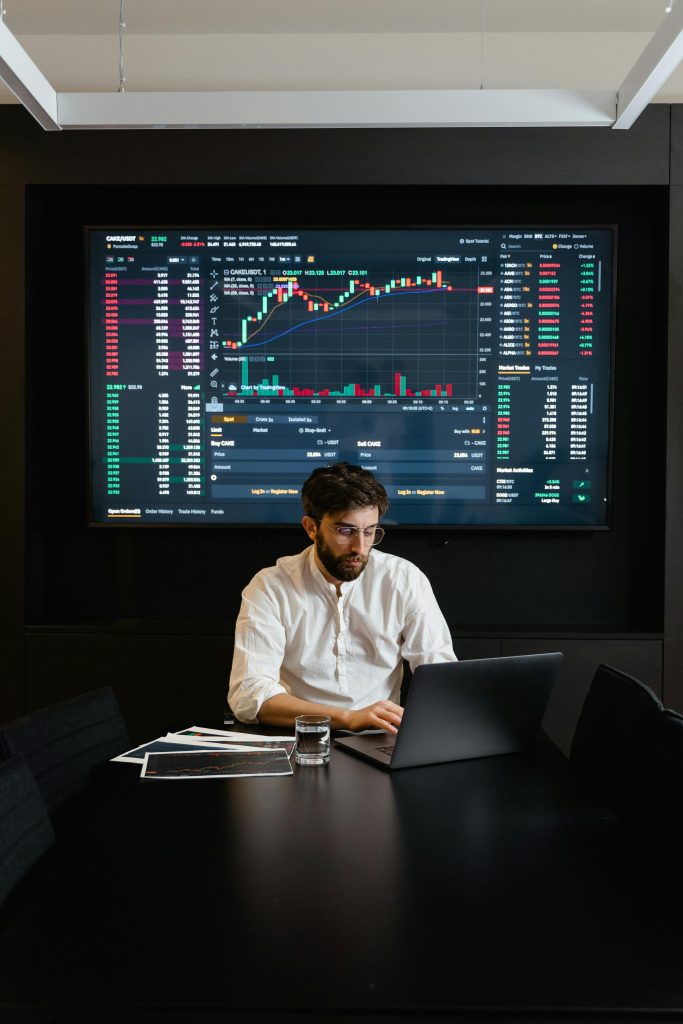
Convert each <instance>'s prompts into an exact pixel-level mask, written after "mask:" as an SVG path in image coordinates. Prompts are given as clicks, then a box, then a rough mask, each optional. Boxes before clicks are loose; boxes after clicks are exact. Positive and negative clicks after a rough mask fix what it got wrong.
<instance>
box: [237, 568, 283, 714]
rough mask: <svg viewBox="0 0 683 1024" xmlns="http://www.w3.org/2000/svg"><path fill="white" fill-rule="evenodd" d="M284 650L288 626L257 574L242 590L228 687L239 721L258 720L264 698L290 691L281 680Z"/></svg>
mask: <svg viewBox="0 0 683 1024" xmlns="http://www.w3.org/2000/svg"><path fill="white" fill-rule="evenodd" d="M284 650H285V629H284V626H283V623H282V619H281V616H280V613H279V609H278V606H277V602H276V601H275V600H274V599H273V597H272V595H271V594H270V593H268V590H267V588H266V587H265V585H264V584H263V582H262V581H261V580H259V579H258V578H255V579H254V580H252V581H251V583H250V584H249V586H248V587H247V588H246V589H245V590H244V591H243V593H242V606H241V608H240V612H239V615H238V616H237V624H236V626H235V650H234V654H233V659H232V671H231V673H230V686H229V690H228V703H229V704H230V708H231V710H232V712H233V714H234V715H235V716H236V717H237V718H238V719H239V721H240V722H245V723H249V724H252V723H254V722H256V721H257V720H258V712H259V708H260V707H261V705H262V704H263V702H264V701H266V700H268V699H269V698H270V697H274V696H275V695H276V694H278V693H287V690H286V689H285V687H284V686H283V685H282V683H281V682H280V666H281V665H282V660H283V657H284Z"/></svg>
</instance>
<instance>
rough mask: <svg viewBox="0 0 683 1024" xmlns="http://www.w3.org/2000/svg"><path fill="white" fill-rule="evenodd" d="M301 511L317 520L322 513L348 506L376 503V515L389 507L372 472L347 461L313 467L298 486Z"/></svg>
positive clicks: (364, 506) (364, 505)
mask: <svg viewBox="0 0 683 1024" xmlns="http://www.w3.org/2000/svg"><path fill="white" fill-rule="evenodd" d="M301 500H302V502H303V505H304V512H305V514H306V515H307V516H310V517H311V519H315V521H316V523H319V522H320V521H321V520H322V518H323V516H324V515H328V514H329V513H331V512H344V511H345V510H346V509H348V508H373V507H375V506H376V507H377V511H378V512H379V515H380V518H381V517H382V516H383V515H384V513H385V512H386V510H387V509H388V507H389V499H388V498H387V492H386V491H385V490H384V488H383V487H382V485H381V483H380V482H379V481H378V480H375V478H374V476H373V475H372V473H371V472H370V471H369V470H367V469H363V468H362V466H352V465H351V463H349V462H335V463H334V464H333V465H331V466H321V467H320V468H319V469H316V470H314V471H313V472H312V473H311V475H310V476H309V478H308V480H307V481H306V483H305V484H304V485H303V487H302V488H301Z"/></svg>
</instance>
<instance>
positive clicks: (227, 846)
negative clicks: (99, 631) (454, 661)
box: [0, 742, 683, 1021]
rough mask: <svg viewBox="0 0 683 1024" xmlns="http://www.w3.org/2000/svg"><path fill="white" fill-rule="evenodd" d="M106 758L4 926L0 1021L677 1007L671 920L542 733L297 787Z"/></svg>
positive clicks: (680, 976) (348, 767) (599, 1012)
mask: <svg viewBox="0 0 683 1024" xmlns="http://www.w3.org/2000/svg"><path fill="white" fill-rule="evenodd" d="M111 769H112V771H115V772H117V773H119V772H120V778H119V777H118V776H117V780H116V784H115V785H114V787H113V789H112V790H111V791H110V792H109V793H108V795H107V796H106V798H104V799H103V800H102V802H101V803H100V804H99V806H98V808H97V810H96V811H95V813H94V814H93V815H92V817H90V818H89V819H88V820H87V821H84V823H83V826H82V828H81V829H80V831H79V832H78V834H77V835H76V836H75V837H74V838H72V839H69V840H66V841H64V842H63V843H61V844H60V846H59V848H58V849H57V850H56V852H55V854H54V855H53V856H51V857H50V858H48V860H47V862H46V863H45V864H44V865H43V866H41V869H40V870H39V871H38V872H36V877H35V880H34V881H33V883H32V886H31V889H30V892H28V893H27V894H26V896H25V897H24V898H23V900H22V902H21V903H20V904H19V906H18V907H17V908H16V909H15V910H14V912H13V913H12V914H11V916H10V918H9V920H5V921H4V922H3V928H2V932H0V1020H4V1019H5V1018H4V1017H3V1016H2V1010H3V1008H4V1009H5V1010H6V1011H7V1012H9V1010H11V1008H12V1007H14V1008H17V1007H21V1008H24V1010H27V1009H31V1008H33V1009H35V1010H36V1011H37V1010H45V1009H46V1008H48V1009H49V1010H50V1011H55V1012H57V1013H58V1014H59V1013H60V1012H61V1013H62V1016H61V1017H60V1016H59V1015H58V1016H56V1017H50V1018H49V1019H55V1020H57V1019H59V1020H62V1019H63V1020H65V1021H66V1020H69V1021H72V1020H76V1019H77V1015H78V1013H80V1012H82V1013H83V1019H87V1018H88V1016H90V1019H96V1020H97V1021H102V1020H104V1019H105V1011H108V1012H111V1013H112V1015H113V1016H112V1019H118V1020H126V1021H131V1020H132V1019H133V1018H134V1015H135V1013H137V1012H139V1013H141V1014H142V1015H143V1018H144V1019H146V1020H156V1017H154V1016H151V1015H150V1014H152V1013H154V1012H158V1013H159V1014H161V1015H162V1016H163V1019H164V1020H167V1019H171V1018H170V1016H169V1014H170V1013H171V1011H173V1012H174V1013H176V1014H177V1015H178V1020H181V1019H182V1020H185V1021H187V1020H194V1019H195V1016H188V1013H189V1010H190V1008H192V1013H193V1014H201V1013H202V1012H204V1013H205V1014H206V1019H209V1018H210V1019H212V1020H213V1019H214V1016H215V1019H216V1020H219V1019H220V1020H223V1019H230V1020H238V1019H243V1018H244V1019H250V1020H261V1019H263V1020H270V1019H275V1018H276V1017H277V1019H278V1020H279V1021H286V1020H290V1019H291V1020H292V1021H294V1020H297V1021H299V1020H302V1019H310V1020H316V1021H322V1020H328V1019H329V1020H335V1021H360V1020H366V1019H367V1020H371V1019H374V1018H375V1016H377V1017H379V1016H381V1017H382V1019H383V1020H385V1021H390V1020H391V1021H393V1020H396V1021H399V1020H401V1021H402V1020H408V1019H425V1018H424V1015H425V1014H429V1015H430V1019H432V1017H433V1019H435V1020H441V1019H443V1020H446V1019H449V1020H452V1019H457V1020H465V1019H470V1015H473V1019H474V1018H476V1019H477V1020H482V1019H484V1018H483V1017H482V1014H484V1015H487V1016H486V1019H489V1016H490V1015H493V1017H495V1018H496V1019H498V1016H499V1015H503V1016H505V1015H516V1018H517V1019H522V1018H525V1019H526V1017H527V1016H528V1019H535V1020H537V1019H538V1014H539V1013H541V1012H542V1013H543V1014H548V1015H550V1016H552V1015H553V1014H554V1015H556V1016H558V1017H563V1018H566V1015H567V1014H570V1015H571V1016H573V1014H574V1013H577V1014H584V1015H587V1018H588V1019H592V1018H593V1017H594V1016H596V1017H599V1018H601V1017H603V1016H604V1015H605V1013H606V1011H622V1010H625V1009H627V1008H628V1009H629V1010H630V1011H631V1013H632V1012H633V1011H634V1010H636V1011H638V1010H642V1011H647V1016H648V1018H657V1017H658V1016H667V1018H668V1019H672V1017H673V1018H674V1019H679V1012H680V1011H683V941H682V934H681V929H680V927H679V921H680V920H681V915H680V914H679V913H673V912H669V911H667V910H664V911H663V909H662V904H663V903H664V904H665V903H666V901H662V900H661V898H660V897H661V886H660V885H659V884H658V882H657V879H656V878H654V877H652V876H651V875H650V874H649V872H647V871H644V870H643V871H640V872H639V871H638V870H637V869H636V870H634V864H633V862H632V860H631V859H630V858H629V857H628V856H627V854H626V852H625V847H624V842H623V836H622V835H621V830H620V826H619V825H618V824H617V822H616V821H615V820H614V819H613V818H612V817H611V815H610V814H609V813H608V812H606V811H605V810H603V809H601V808H600V807H599V806H598V805H596V804H595V803H588V802H586V801H585V800H584V799H583V798H582V796H581V795H580V793H579V791H578V789H577V788H576V786H575V784H574V781H573V779H572V776H571V772H570V770H569V766H568V764H567V762H566V761H565V759H564V758H563V757H562V755H560V754H559V752H558V751H557V750H556V749H555V748H553V747H552V745H551V744H550V743H549V742H547V743H545V742H542V743H540V744H539V745H538V746H537V748H535V750H534V751H533V752H531V753H528V754H523V755H509V756H504V757H492V758H483V759H478V760H473V761H467V762H459V763H455V764H447V765H437V766H430V767H424V768H416V769H404V770H403V771H399V772H394V773H388V772H385V771H382V770H381V769H378V768H375V767H373V766H372V765H369V764H366V763H365V762H363V761H361V760H358V759H356V758H354V757H352V756H351V755H349V754H347V753H345V752H343V751H341V750H335V749H333V751H332V755H331V759H330V764H329V765H328V766H327V767H324V768H296V767H295V770H294V775H293V777H280V778H270V777H269V778H245V779H225V780H223V779H211V780H191V781H189V780H188V781H185V780H183V781H174V782H167V781H163V782H162V781H142V780H140V779H139V778H138V769H137V768H136V767H134V766H126V765H112V766H111ZM636 868H637V865H636ZM93 1008H97V1010H98V1014H97V1016H96V1017H95V1018H93V1016H92V1013H93ZM124 1011H125V1012H124ZM672 1011H673V1013H672ZM224 1014H228V1015H227V1016H224ZM290 1014H291V1017H290ZM162 1016H160V1018H159V1019H162ZM143 1018H141V1019H143ZM22 1019H23V1018H22ZM40 1019H43V1018H42V1017H41V1018H40ZM46 1019H47V1018H46ZM78 1019H80V1018H78ZM106 1019H108V1018H106ZM135 1019H137V1018H135ZM173 1019H176V1018H175V1017H173ZM680 1019H682V1020H683V1012H680Z"/></svg>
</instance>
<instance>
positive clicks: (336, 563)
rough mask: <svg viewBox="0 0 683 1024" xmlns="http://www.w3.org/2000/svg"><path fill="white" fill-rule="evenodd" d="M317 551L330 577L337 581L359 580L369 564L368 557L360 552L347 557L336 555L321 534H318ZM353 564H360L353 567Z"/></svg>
mask: <svg viewBox="0 0 683 1024" xmlns="http://www.w3.org/2000/svg"><path fill="white" fill-rule="evenodd" d="M315 550H316V554H317V556H318V558H319V559H320V561H321V562H322V564H323V565H324V566H325V568H326V569H327V571H328V572H329V574H330V576H332V578H333V579H335V580H341V581H342V582H343V583H348V582H349V581H350V580H356V579H358V577H359V576H360V574H361V573H362V571H363V569H364V568H365V566H366V565H367V564H368V556H367V555H361V554H360V552H358V553H355V554H353V555H352V554H350V553H349V554H347V555H335V554H334V552H333V551H332V549H331V548H328V546H327V544H326V543H325V541H324V540H323V538H322V535H321V534H320V533H318V534H316V538H315ZM351 562H358V563H359V564H358V565H352V564H350V563H351Z"/></svg>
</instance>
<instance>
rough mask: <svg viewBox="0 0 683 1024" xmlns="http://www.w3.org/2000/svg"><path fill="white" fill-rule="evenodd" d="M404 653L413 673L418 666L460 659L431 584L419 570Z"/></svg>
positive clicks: (412, 588)
mask: <svg viewBox="0 0 683 1024" xmlns="http://www.w3.org/2000/svg"><path fill="white" fill-rule="evenodd" d="M401 654H402V656H403V657H404V658H405V659H406V661H407V662H408V664H409V665H410V669H411V671H412V672H414V671H415V669H416V668H417V667H418V665H433V664H436V663H438V662H444V661H457V660H458V659H457V658H456V656H455V651H454V650H453V640H452V637H451V631H450V629H449V628H448V625H447V623H446V620H445V619H444V617H443V615H442V613H441V609H440V608H439V605H438V603H437V600H436V598H435V597H434V591H433V590H432V588H431V584H430V582H429V580H428V579H427V577H426V576H425V575H424V573H423V572H421V571H420V570H419V569H417V568H415V571H414V575H413V577H412V579H411V580H410V584H409V587H408V594H407V601H406V609H405V620H404V626H403V644H402V647H401Z"/></svg>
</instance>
